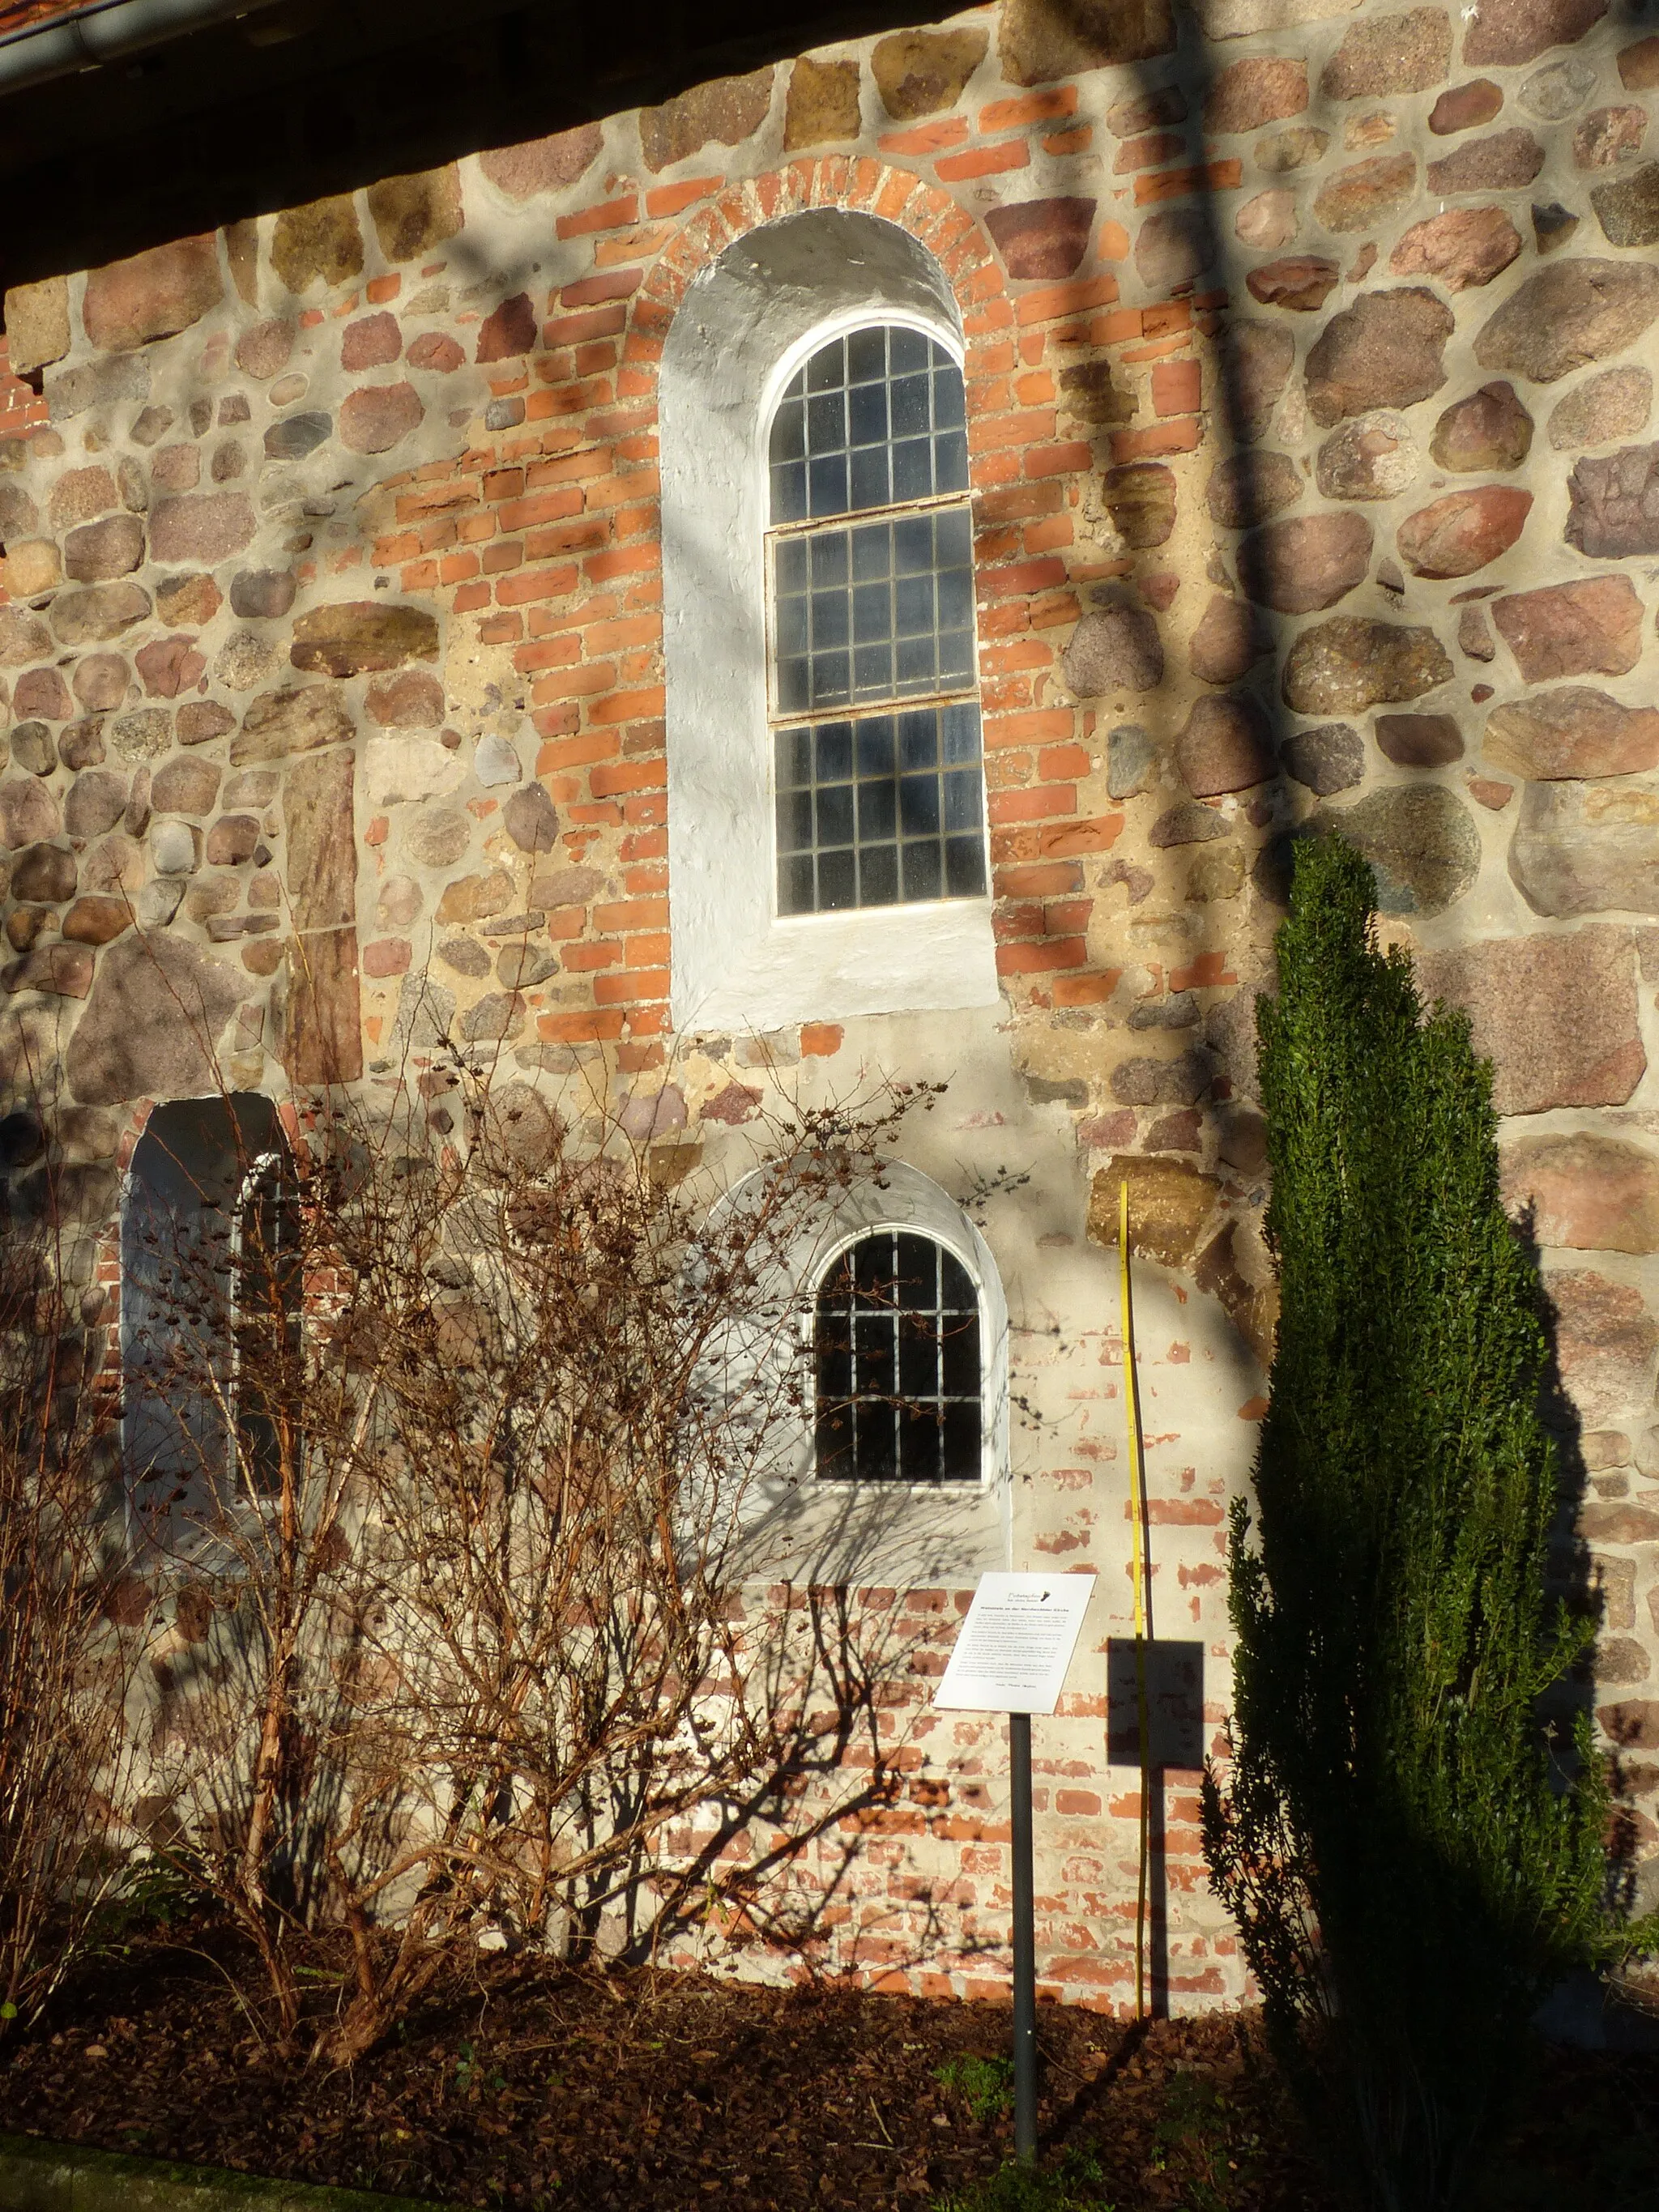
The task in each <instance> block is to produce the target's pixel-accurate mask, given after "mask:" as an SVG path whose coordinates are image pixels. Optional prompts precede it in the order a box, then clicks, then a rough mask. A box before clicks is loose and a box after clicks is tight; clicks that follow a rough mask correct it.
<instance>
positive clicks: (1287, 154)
mask: <svg viewBox="0 0 1659 2212" xmlns="http://www.w3.org/2000/svg"><path fill="white" fill-rule="evenodd" d="M1330 143H1331V135H1330V133H1329V131H1316V130H1314V129H1313V128H1312V127H1311V126H1310V125H1307V124H1301V125H1297V126H1296V127H1295V128H1294V129H1292V130H1290V131H1270V132H1269V134H1268V135H1267V137H1265V138H1259V139H1257V141H1256V146H1255V166H1256V167H1257V168H1258V169H1261V170H1263V171H1265V173H1267V175H1268V176H1270V177H1282V176H1287V175H1288V174H1289V173H1290V172H1291V170H1293V169H1305V168H1308V167H1311V165H1312V164H1313V163H1314V162H1316V161H1323V159H1324V158H1325V152H1326V149H1327V148H1328V146H1329V144H1330Z"/></svg>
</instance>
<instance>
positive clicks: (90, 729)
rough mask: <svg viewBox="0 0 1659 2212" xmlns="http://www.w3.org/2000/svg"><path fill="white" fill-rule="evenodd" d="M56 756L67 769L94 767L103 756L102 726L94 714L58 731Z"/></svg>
mask: <svg viewBox="0 0 1659 2212" xmlns="http://www.w3.org/2000/svg"><path fill="white" fill-rule="evenodd" d="M103 757H104V726H103V723H102V722H101V720H99V719H97V718H96V717H95V716H94V718H92V719H91V720H87V721H84V722H71V723H70V726H69V727H68V729H66V730H64V731H63V732H60V734H59V736H58V758H59V760H61V761H62V762H63V763H64V767H65V768H67V769H77V770H78V769H83V768H96V767H97V766H98V765H99V763H100V762H101V761H102V759H103Z"/></svg>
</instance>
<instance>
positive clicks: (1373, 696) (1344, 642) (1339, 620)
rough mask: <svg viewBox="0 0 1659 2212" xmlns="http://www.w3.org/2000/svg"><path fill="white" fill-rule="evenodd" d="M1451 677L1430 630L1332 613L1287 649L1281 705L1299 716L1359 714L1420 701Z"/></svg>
mask: <svg viewBox="0 0 1659 2212" xmlns="http://www.w3.org/2000/svg"><path fill="white" fill-rule="evenodd" d="M1452 673H1453V670H1452V664H1451V661H1450V659H1449V658H1448V656H1447V654H1446V652H1445V649H1444V647H1443V646H1442V645H1441V643H1440V641H1439V640H1438V638H1437V637H1436V635H1435V634H1434V632H1433V631H1432V630H1431V629H1412V628H1408V627H1407V626H1406V625H1405V624H1403V623H1384V622H1371V621H1367V620H1365V619H1364V618H1362V617H1356V616H1352V615H1336V616H1334V617H1332V619H1331V620H1330V621H1329V622H1323V623H1315V624H1314V626H1313V628H1312V629H1306V630H1304V631H1303V633H1302V635H1301V636H1300V637H1299V638H1297V641H1296V643H1295V644H1294V645H1293V646H1292V647H1291V653H1290V657H1289V659H1287V660H1286V662H1285V678H1284V692H1285V704H1286V705H1287V706H1290V707H1293V708H1295V709H1296V710H1297V713H1298V714H1360V713H1363V712H1364V709H1365V708H1367V707H1373V706H1379V705H1392V704H1393V703H1394V702H1395V701H1403V700H1408V699H1419V698H1421V697H1422V696H1423V694H1424V693H1425V691H1432V690H1434V689H1435V688H1436V686H1437V685H1438V684H1444V683H1447V682H1449V679H1450V678H1451V676H1452Z"/></svg>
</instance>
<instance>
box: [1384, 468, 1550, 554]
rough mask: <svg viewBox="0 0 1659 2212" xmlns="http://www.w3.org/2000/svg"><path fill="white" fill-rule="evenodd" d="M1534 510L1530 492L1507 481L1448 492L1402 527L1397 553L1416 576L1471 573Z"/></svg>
mask: <svg viewBox="0 0 1659 2212" xmlns="http://www.w3.org/2000/svg"><path fill="white" fill-rule="evenodd" d="M1531 512H1532V494H1531V493H1530V492H1529V491H1519V490H1516V489H1514V488H1513V487H1512V486H1510V485H1508V484H1481V485H1480V486H1479V487H1478V488H1477V489H1473V490H1469V491H1455V492H1448V493H1447V495H1445V497H1444V498H1443V499H1437V500H1432V501H1430V503H1429V505H1428V506H1427V507H1419V509H1418V510H1417V512H1416V513H1415V514H1412V515H1408V516H1407V519H1406V520H1405V521H1404V522H1402V523H1401V526H1400V531H1399V536H1398V539H1397V541H1396V542H1397V543H1398V544H1399V547H1400V557H1401V560H1402V561H1403V562H1405V564H1406V566H1407V568H1409V569H1410V570H1411V572H1412V574H1413V575H1414V576H1431V577H1447V576H1468V575H1473V574H1474V571H1475V570H1476V569H1477V568H1485V567H1486V564H1487V563H1488V562H1492V561H1495V560H1497V558H1498V555H1499V554H1500V553H1507V552H1508V550H1509V549H1510V546H1511V545H1513V544H1515V542H1516V539H1517V538H1519V537H1520V535H1521V532H1522V529H1523V528H1524V527H1525V526H1526V520H1527V517H1528V514H1529V513H1531Z"/></svg>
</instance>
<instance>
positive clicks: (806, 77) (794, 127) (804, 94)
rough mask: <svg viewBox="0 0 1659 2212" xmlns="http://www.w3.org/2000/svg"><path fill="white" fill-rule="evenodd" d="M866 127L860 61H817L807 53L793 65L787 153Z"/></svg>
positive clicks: (786, 125) (786, 106) (785, 116)
mask: <svg viewBox="0 0 1659 2212" xmlns="http://www.w3.org/2000/svg"><path fill="white" fill-rule="evenodd" d="M862 127H863V123H862V118H861V117H860V112H859V65H858V64H857V63H856V62H823V61H813V60H812V59H811V58H810V57H807V56H803V57H802V58H801V59H800V60H799V61H798V62H796V63H795V64H793V66H792V68H791V69H790V71H789V92H788V95H787V99H786V100H785V103H784V110H783V150H784V152H785V153H786V154H798V153H799V152H800V150H801V149H802V148H803V147H806V146H829V145H834V144H835V143H836V142H837V141H839V140H842V139H848V138H856V137H858V135H859V133H860V130H861V129H862Z"/></svg>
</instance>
